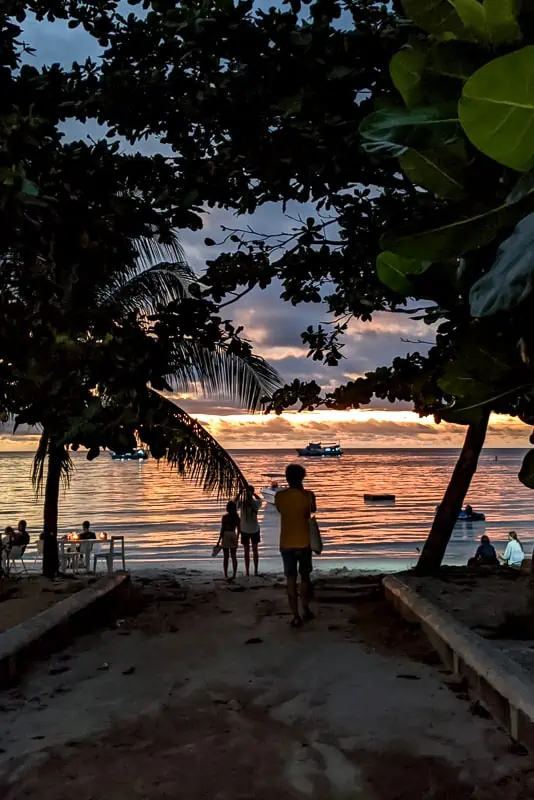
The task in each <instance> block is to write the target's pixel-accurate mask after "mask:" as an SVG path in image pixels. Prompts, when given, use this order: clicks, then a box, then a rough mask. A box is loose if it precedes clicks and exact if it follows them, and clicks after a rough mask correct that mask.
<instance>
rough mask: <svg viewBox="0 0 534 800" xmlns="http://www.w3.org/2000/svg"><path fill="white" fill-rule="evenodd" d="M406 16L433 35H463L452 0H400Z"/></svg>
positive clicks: (463, 29)
mask: <svg viewBox="0 0 534 800" xmlns="http://www.w3.org/2000/svg"><path fill="white" fill-rule="evenodd" d="M402 7H403V8H404V11H405V13H406V16H407V17H408V18H409V19H411V20H412V21H413V22H415V24H416V25H418V26H419V27H420V28H422V29H423V30H424V31H427V33H431V34H432V35H433V36H439V37H442V36H444V35H445V36H446V35H447V34H449V35H452V36H453V37H458V38H460V37H461V36H463V35H465V28H464V25H463V23H462V20H461V19H460V17H459V16H458V13H457V11H456V9H455V7H454V1H453V0H402Z"/></svg>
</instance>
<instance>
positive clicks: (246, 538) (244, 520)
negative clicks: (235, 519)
mask: <svg viewBox="0 0 534 800" xmlns="http://www.w3.org/2000/svg"><path fill="white" fill-rule="evenodd" d="M260 508H261V499H260V498H259V497H258V495H257V494H256V492H255V489H254V486H249V487H248V489H247V493H246V496H245V499H244V500H243V502H242V503H240V505H239V510H240V513H241V542H242V543H243V548H244V551H245V571H246V573H247V577H249V576H250V546H251V545H252V557H253V559H254V575H258V566H259V561H260V554H259V550H258V545H259V543H260V538H261V536H260V524H259V522H258V511H259V510H260Z"/></svg>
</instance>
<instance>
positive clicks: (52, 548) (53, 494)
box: [43, 436, 64, 579]
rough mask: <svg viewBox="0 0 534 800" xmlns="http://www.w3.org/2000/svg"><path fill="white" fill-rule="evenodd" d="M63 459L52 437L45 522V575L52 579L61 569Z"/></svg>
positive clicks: (60, 450) (62, 450)
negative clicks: (60, 520)
mask: <svg viewBox="0 0 534 800" xmlns="http://www.w3.org/2000/svg"><path fill="white" fill-rule="evenodd" d="M63 457H64V447H63V445H58V444H57V443H56V440H55V439H54V437H53V436H51V437H50V442H49V450H48V469H47V473H46V486H45V497H44V520H43V522H44V524H43V575H44V576H45V577H47V578H51V579H52V578H54V577H55V576H56V574H57V572H58V568H59V555H58V548H57V522H58V508H59V486H60V481H61V468H62V463H63Z"/></svg>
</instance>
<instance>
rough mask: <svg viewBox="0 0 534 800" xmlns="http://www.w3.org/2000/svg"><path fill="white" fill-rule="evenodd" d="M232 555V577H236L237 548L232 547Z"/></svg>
mask: <svg viewBox="0 0 534 800" xmlns="http://www.w3.org/2000/svg"><path fill="white" fill-rule="evenodd" d="M230 552H231V554H232V570H233V573H234V574H233V577H234V578H235V576H236V575H237V547H232V549H231V551H230Z"/></svg>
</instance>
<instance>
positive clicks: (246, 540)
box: [241, 531, 261, 547]
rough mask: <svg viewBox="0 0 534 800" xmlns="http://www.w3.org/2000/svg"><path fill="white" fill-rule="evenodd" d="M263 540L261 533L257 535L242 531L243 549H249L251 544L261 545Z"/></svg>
mask: <svg viewBox="0 0 534 800" xmlns="http://www.w3.org/2000/svg"><path fill="white" fill-rule="evenodd" d="M260 540H261V536H260V532H259V531H258V532H257V533H243V531H241V544H242V545H243V547H249V546H250V545H251V544H259V543H260Z"/></svg>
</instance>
